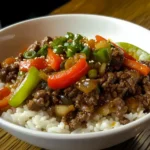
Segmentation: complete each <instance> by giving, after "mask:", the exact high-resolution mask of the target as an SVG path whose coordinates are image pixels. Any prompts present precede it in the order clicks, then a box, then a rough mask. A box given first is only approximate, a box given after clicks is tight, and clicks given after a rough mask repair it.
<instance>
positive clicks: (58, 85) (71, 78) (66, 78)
mask: <svg viewBox="0 0 150 150" xmlns="http://www.w3.org/2000/svg"><path fill="white" fill-rule="evenodd" d="M88 70H89V66H88V63H87V62H86V59H84V58H80V59H79V60H78V61H77V63H76V64H75V65H73V66H72V67H71V68H69V69H67V70H63V71H60V72H57V73H54V74H52V75H50V76H49V77H48V86H49V87H50V88H52V89H63V88H66V87H68V86H70V85H72V84H74V83H75V82H76V81H78V80H79V79H80V78H81V77H83V76H84V75H85V74H86V73H87V72H88Z"/></svg>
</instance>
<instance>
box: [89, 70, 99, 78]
mask: <svg viewBox="0 0 150 150" xmlns="http://www.w3.org/2000/svg"><path fill="white" fill-rule="evenodd" d="M88 76H89V78H92V79H94V78H97V70H96V69H91V70H89V71H88Z"/></svg>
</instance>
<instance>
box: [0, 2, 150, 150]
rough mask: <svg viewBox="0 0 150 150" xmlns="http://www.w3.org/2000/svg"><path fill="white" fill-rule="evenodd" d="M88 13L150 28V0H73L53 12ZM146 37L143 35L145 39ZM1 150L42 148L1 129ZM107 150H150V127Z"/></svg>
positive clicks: (35, 149) (36, 149)
mask: <svg viewBox="0 0 150 150" xmlns="http://www.w3.org/2000/svg"><path fill="white" fill-rule="evenodd" d="M65 13H87V14H100V15H106V16H112V17H117V18H121V19H125V20H128V21H131V22H134V23H136V24H139V25H141V26H143V27H145V28H147V29H150V0H71V1H69V2H68V3H66V4H65V5H63V6H62V7H60V8H57V9H56V10H54V11H53V12H51V14H65ZM144 38H146V37H143V40H144ZM0 150H40V148H38V147H35V146H32V145H30V144H27V143H25V142H23V141H21V140H19V139H17V138H16V137H14V136H12V135H10V134H8V133H7V132H5V131H4V130H2V129H0ZM107 150H150V129H147V130H145V131H143V132H142V133H140V134H139V135H137V136H136V137H134V138H132V139H130V140H128V141H126V142H124V143H121V144H119V145H116V146H114V147H111V148H108V149H107Z"/></svg>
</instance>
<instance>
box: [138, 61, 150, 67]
mask: <svg viewBox="0 0 150 150" xmlns="http://www.w3.org/2000/svg"><path fill="white" fill-rule="evenodd" d="M140 62H141V63H142V64H145V65H147V66H148V67H150V61H144V60H142V61H140Z"/></svg>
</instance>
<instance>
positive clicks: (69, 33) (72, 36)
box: [67, 32, 74, 40]
mask: <svg viewBox="0 0 150 150" xmlns="http://www.w3.org/2000/svg"><path fill="white" fill-rule="evenodd" d="M67 38H68V39H72V40H73V39H74V34H73V33H71V32H67Z"/></svg>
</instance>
